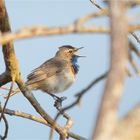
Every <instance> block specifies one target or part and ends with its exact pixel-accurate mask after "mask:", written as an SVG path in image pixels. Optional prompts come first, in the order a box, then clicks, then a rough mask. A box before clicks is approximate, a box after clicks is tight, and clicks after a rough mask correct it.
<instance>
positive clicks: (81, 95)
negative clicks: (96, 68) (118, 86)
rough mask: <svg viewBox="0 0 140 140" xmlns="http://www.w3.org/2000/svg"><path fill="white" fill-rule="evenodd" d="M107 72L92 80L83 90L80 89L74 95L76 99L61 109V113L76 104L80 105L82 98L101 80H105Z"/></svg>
mask: <svg viewBox="0 0 140 140" xmlns="http://www.w3.org/2000/svg"><path fill="white" fill-rule="evenodd" d="M107 74H108V72H105V73H104V74H102V75H100V76H99V77H97V78H96V79H94V80H93V81H92V82H91V83H90V84H89V85H87V86H86V87H85V88H84V89H82V90H81V91H79V92H78V93H77V94H75V96H76V99H75V101H73V102H72V103H71V104H70V105H68V106H67V107H65V108H64V109H63V112H65V111H66V110H68V109H70V108H72V107H74V106H76V105H77V104H79V103H80V101H81V99H82V97H83V96H84V95H85V94H86V93H87V92H88V91H89V90H90V89H91V88H92V87H93V86H95V85H96V84H97V83H99V82H100V81H101V80H103V79H105V78H106V76H107Z"/></svg>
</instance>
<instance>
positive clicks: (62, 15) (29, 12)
mask: <svg viewBox="0 0 140 140" xmlns="http://www.w3.org/2000/svg"><path fill="white" fill-rule="evenodd" d="M99 2H100V1H99ZM6 7H7V10H8V14H9V18H10V22H11V28H12V31H17V30H18V29H20V28H23V27H26V26H32V25H47V26H50V27H52V26H63V25H68V24H70V23H72V22H73V21H74V20H75V19H77V18H78V17H80V16H83V15H86V14H88V13H91V12H95V11H98V9H97V8H96V7H94V6H93V5H92V4H91V2H90V1H88V0H82V1H81V0H68V1H64V0H52V1H51V0H20V1H18V0H6ZM138 10H139V9H138V8H137V9H136V10H134V11H131V12H130V13H132V14H133V13H136V12H138ZM93 24H94V25H102V26H106V25H108V24H109V21H108V18H102V19H97V20H94V21H91V22H89V23H88V25H93ZM108 26H109V25H108ZM134 42H135V43H136V41H134ZM65 44H69V45H73V46H76V47H84V49H82V50H81V51H80V54H81V55H85V56H87V57H86V58H81V59H79V65H80V71H79V73H78V75H77V80H76V82H75V83H74V84H73V86H72V87H71V88H70V89H68V90H67V91H65V92H64V93H61V94H58V95H59V96H67V97H68V99H67V100H66V101H65V102H64V105H68V104H69V103H71V102H72V101H73V100H74V99H75V97H74V95H75V94H76V93H77V92H78V91H80V90H81V89H82V88H83V87H85V86H86V85H88V83H90V81H92V80H93V79H95V78H96V77H97V76H99V75H100V74H102V73H104V72H105V71H106V70H107V69H108V64H109V53H110V52H109V49H110V42H109V35H107V34H69V35H61V36H58V35H57V36H51V37H48V36H44V37H39V38H32V39H25V40H20V41H16V42H15V43H14V45H15V51H16V55H17V58H18V60H19V64H20V70H21V73H22V77H23V79H24V80H25V81H26V76H27V75H28V74H29V73H30V72H31V70H33V69H34V68H36V67H37V66H39V65H40V64H42V63H43V62H44V61H46V60H47V59H49V58H51V57H53V56H54V54H55V52H56V51H57V50H58V47H60V46H61V45H65ZM136 45H138V44H137V43H136ZM138 47H139V46H138ZM136 59H137V58H136ZM137 60H138V59H137ZM0 63H1V67H0V73H1V72H3V71H4V69H5V67H4V63H3V56H2V53H1V48H0ZM133 73H134V72H133ZM139 82H140V80H139V77H137V76H136V75H135V74H134V76H133V77H131V78H127V79H126V84H125V89H124V94H123V97H122V99H121V102H120V108H119V114H118V115H119V117H121V116H123V115H124V114H125V113H126V112H128V111H129V110H130V109H131V108H132V107H133V106H134V105H135V104H136V103H138V102H139V101H140V94H139V88H138V86H139ZM103 87H104V81H102V82H100V83H99V84H98V85H96V86H95V87H93V88H92V90H90V91H88V93H87V94H86V95H85V96H84V98H83V99H82V101H81V105H80V106H76V107H75V108H73V109H71V110H69V111H68V113H69V115H70V116H71V117H72V118H73V120H74V126H73V127H72V129H71V131H72V132H75V133H77V134H80V135H81V136H84V137H86V138H89V139H90V136H91V134H92V129H93V128H94V126H95V122H96V116H97V111H98V107H99V102H100V97H101V94H102V91H103ZM0 92H2V93H5V94H6V93H7V92H5V91H3V90H0ZM33 93H34V95H35V97H36V98H37V100H38V101H39V102H40V104H41V105H42V107H43V108H44V109H45V110H46V112H48V113H49V114H50V115H51V116H52V117H53V116H55V114H56V112H57V111H56V109H55V108H54V107H53V100H52V99H51V98H50V97H49V96H48V95H47V94H44V93H42V92H41V91H34V92H33ZM0 99H1V100H2V101H3V98H2V97H0ZM8 108H10V109H14V110H18V111H23V112H27V113H31V114H34V115H37V116H39V115H38V114H37V113H36V112H35V111H34V109H33V107H32V106H31V105H30V104H29V103H28V101H27V100H26V99H25V98H24V97H23V95H22V94H19V95H15V96H14V97H12V98H11V99H10V101H9V103H8ZM7 118H8V121H9V135H8V140H19V139H20V140H25V139H26V140H32V139H36V140H45V139H48V135H49V132H50V129H49V128H48V127H46V126H44V125H42V124H39V123H35V122H33V121H29V120H26V119H21V118H17V117H13V116H10V117H9V116H7ZM64 121H65V120H64V119H63V118H61V119H60V120H59V123H60V124H62V125H63V124H64ZM57 136H58V135H57V134H56V135H55V139H56V140H57Z"/></svg>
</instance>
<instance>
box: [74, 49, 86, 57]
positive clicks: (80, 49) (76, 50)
mask: <svg viewBox="0 0 140 140" xmlns="http://www.w3.org/2000/svg"><path fill="white" fill-rule="evenodd" d="M83 48H84V47H80V48H76V49H75V52H77V51H79V50H81V49H83ZM76 56H77V57H86V56H82V55H77V54H76Z"/></svg>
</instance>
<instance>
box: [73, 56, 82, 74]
mask: <svg viewBox="0 0 140 140" xmlns="http://www.w3.org/2000/svg"><path fill="white" fill-rule="evenodd" d="M77 60H78V56H76V55H73V57H72V60H71V62H72V66H73V69H74V72H75V74H77V73H78V71H79V68H80V67H79V65H78V64H77V62H78V61H77Z"/></svg>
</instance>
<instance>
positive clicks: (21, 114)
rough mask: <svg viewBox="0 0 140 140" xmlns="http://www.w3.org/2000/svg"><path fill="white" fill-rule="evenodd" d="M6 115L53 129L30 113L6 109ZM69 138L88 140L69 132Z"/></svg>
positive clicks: (0, 109)
mask: <svg viewBox="0 0 140 140" xmlns="http://www.w3.org/2000/svg"><path fill="white" fill-rule="evenodd" d="M1 111H2V108H0V112H1ZM4 113H5V114H8V115H10V116H16V117H21V118H25V119H29V120H32V121H35V122H38V123H41V124H44V125H46V126H49V127H51V126H50V125H49V124H48V122H47V121H46V120H44V119H43V118H41V117H36V116H34V115H31V114H28V113H25V112H20V111H15V110H11V109H7V108H6V109H5V112H4ZM68 136H69V137H72V138H74V139H78V140H87V139H86V138H83V137H81V136H79V135H77V134H75V133H72V132H70V131H69V132H68Z"/></svg>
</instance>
